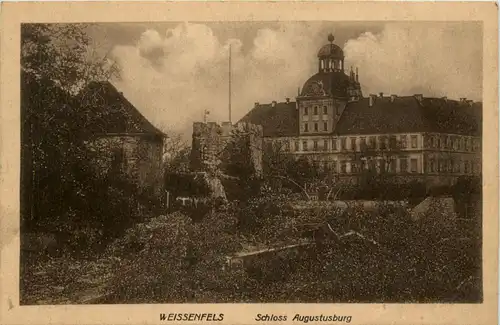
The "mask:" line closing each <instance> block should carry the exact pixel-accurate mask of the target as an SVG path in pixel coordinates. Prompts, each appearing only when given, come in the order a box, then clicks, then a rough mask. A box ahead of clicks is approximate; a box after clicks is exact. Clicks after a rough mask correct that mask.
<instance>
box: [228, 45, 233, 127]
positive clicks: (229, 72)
mask: <svg viewBox="0 0 500 325" xmlns="http://www.w3.org/2000/svg"><path fill="white" fill-rule="evenodd" d="M228 75H229V94H228V95H229V98H228V99H229V103H228V105H229V107H228V108H229V123H232V120H231V44H229V71H228Z"/></svg>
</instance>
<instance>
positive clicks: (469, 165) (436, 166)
mask: <svg viewBox="0 0 500 325" xmlns="http://www.w3.org/2000/svg"><path fill="white" fill-rule="evenodd" d="M479 171H480V166H479V163H478V162H474V161H468V160H465V161H454V160H451V159H436V160H434V159H430V160H429V161H428V162H427V172H429V173H464V174H474V173H477V172H479Z"/></svg>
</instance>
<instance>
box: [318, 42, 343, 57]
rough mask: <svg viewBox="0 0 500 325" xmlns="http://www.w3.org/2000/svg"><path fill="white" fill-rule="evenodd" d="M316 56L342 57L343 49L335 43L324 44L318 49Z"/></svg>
mask: <svg viewBox="0 0 500 325" xmlns="http://www.w3.org/2000/svg"><path fill="white" fill-rule="evenodd" d="M318 58H334V59H343V58H344V51H343V50H342V49H341V48H340V47H339V46H338V45H336V44H333V43H331V44H326V45H323V47H321V48H320V49H319V51H318Z"/></svg>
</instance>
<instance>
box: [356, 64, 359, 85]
mask: <svg viewBox="0 0 500 325" xmlns="http://www.w3.org/2000/svg"><path fill="white" fill-rule="evenodd" d="M356 82H359V79H358V68H357V67H356Z"/></svg>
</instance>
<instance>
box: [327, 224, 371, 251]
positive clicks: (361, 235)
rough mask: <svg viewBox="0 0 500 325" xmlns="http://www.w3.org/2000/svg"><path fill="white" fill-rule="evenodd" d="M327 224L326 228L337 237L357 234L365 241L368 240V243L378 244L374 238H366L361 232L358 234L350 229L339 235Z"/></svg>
mask: <svg viewBox="0 0 500 325" xmlns="http://www.w3.org/2000/svg"><path fill="white" fill-rule="evenodd" d="M326 225H327V226H328V229H329V230H330V231H331V232H332V233H333V234H334V235H335V236H336V237H337V239H339V240H341V239H342V238H344V237H348V236H353V235H354V236H357V237H359V238H361V239H364V240H366V241H369V242H370V243H372V244H375V245H377V246H378V245H379V243H377V242H376V241H375V240H373V239H370V238H366V237H365V236H364V235H363V234H360V233H359V232H357V231H354V230H350V231H348V232H346V233H345V234H342V235H339V234H338V233H337V232H336V231H335V230H333V228H332V226H330V224H329V223H327V224H326Z"/></svg>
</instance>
